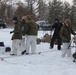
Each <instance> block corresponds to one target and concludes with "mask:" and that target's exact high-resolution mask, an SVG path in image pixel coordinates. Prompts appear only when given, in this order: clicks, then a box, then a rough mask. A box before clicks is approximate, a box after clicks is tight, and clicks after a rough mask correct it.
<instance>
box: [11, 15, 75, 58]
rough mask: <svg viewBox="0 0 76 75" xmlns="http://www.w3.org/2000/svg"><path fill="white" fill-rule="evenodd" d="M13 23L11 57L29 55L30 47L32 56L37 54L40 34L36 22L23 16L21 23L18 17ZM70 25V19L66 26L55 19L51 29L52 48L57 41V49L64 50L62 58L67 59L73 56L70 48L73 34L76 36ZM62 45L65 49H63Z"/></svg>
mask: <svg viewBox="0 0 76 75" xmlns="http://www.w3.org/2000/svg"><path fill="white" fill-rule="evenodd" d="M13 23H14V25H15V27H14V30H13V31H11V32H10V34H11V33H13V35H12V52H11V54H10V55H23V54H26V55H28V54H29V53H30V46H31V54H35V53H36V38H37V33H38V25H37V24H36V22H35V21H34V20H33V19H32V18H31V16H29V15H27V16H23V17H22V19H21V21H19V20H18V18H17V17H14V18H13ZM70 24H71V23H70V20H69V19H66V20H65V22H64V24H62V23H61V22H60V21H59V20H58V19H55V23H54V24H53V26H52V28H51V30H53V29H54V33H53V36H52V38H51V42H50V48H53V47H54V42H55V40H57V42H58V46H57V49H58V50H62V57H65V56H66V55H67V56H68V57H70V56H71V49H70V48H69V44H70V40H71V33H72V34H73V35H76V33H75V32H74V31H73V30H72V27H71V25H70ZM25 40H26V41H25ZM61 45H62V46H63V48H61Z"/></svg>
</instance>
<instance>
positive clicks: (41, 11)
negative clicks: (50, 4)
mask: <svg viewBox="0 0 76 75" xmlns="http://www.w3.org/2000/svg"><path fill="white" fill-rule="evenodd" d="M45 3H46V2H45V1H44V0H38V1H37V9H36V10H37V13H38V17H39V20H46V18H47V14H48V8H47V5H46V4H45Z"/></svg>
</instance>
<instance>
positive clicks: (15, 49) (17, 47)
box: [11, 39, 22, 55]
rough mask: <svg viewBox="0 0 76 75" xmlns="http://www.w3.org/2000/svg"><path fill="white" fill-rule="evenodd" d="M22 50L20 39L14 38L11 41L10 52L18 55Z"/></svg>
mask: <svg viewBox="0 0 76 75" xmlns="http://www.w3.org/2000/svg"><path fill="white" fill-rule="evenodd" d="M21 52H22V47H21V40H19V39H15V40H13V41H12V51H11V53H12V54H16V55H20V54H21Z"/></svg>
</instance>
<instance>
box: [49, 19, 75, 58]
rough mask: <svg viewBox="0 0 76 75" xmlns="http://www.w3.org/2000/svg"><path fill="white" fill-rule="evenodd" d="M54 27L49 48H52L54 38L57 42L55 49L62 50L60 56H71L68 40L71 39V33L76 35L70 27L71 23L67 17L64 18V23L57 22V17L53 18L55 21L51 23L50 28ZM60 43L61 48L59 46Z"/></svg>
mask: <svg viewBox="0 0 76 75" xmlns="http://www.w3.org/2000/svg"><path fill="white" fill-rule="evenodd" d="M52 29H54V33H53V36H52V38H51V42H50V48H53V46H54V42H55V40H57V42H58V46H57V49H58V50H61V51H62V57H65V56H66V55H67V56H68V57H71V55H72V54H71V48H70V46H69V45H70V41H71V33H72V34H73V35H76V33H75V32H74V31H73V29H72V27H71V23H70V20H69V19H66V20H65V22H64V24H62V23H61V22H59V20H58V19H55V23H54V24H53V26H52V28H51V30H52ZM61 45H62V46H63V48H61Z"/></svg>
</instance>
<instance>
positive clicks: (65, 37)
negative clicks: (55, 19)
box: [60, 24, 76, 42]
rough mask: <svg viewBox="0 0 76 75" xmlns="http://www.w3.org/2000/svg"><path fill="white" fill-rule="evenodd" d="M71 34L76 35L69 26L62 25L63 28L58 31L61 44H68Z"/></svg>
mask: <svg viewBox="0 0 76 75" xmlns="http://www.w3.org/2000/svg"><path fill="white" fill-rule="evenodd" d="M71 33H72V34H73V35H76V33H75V32H74V31H73V30H72V28H71V26H68V27H67V26H66V25H65V24H64V26H63V27H62V28H61V30H60V36H61V38H62V41H63V42H70V40H71Z"/></svg>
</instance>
